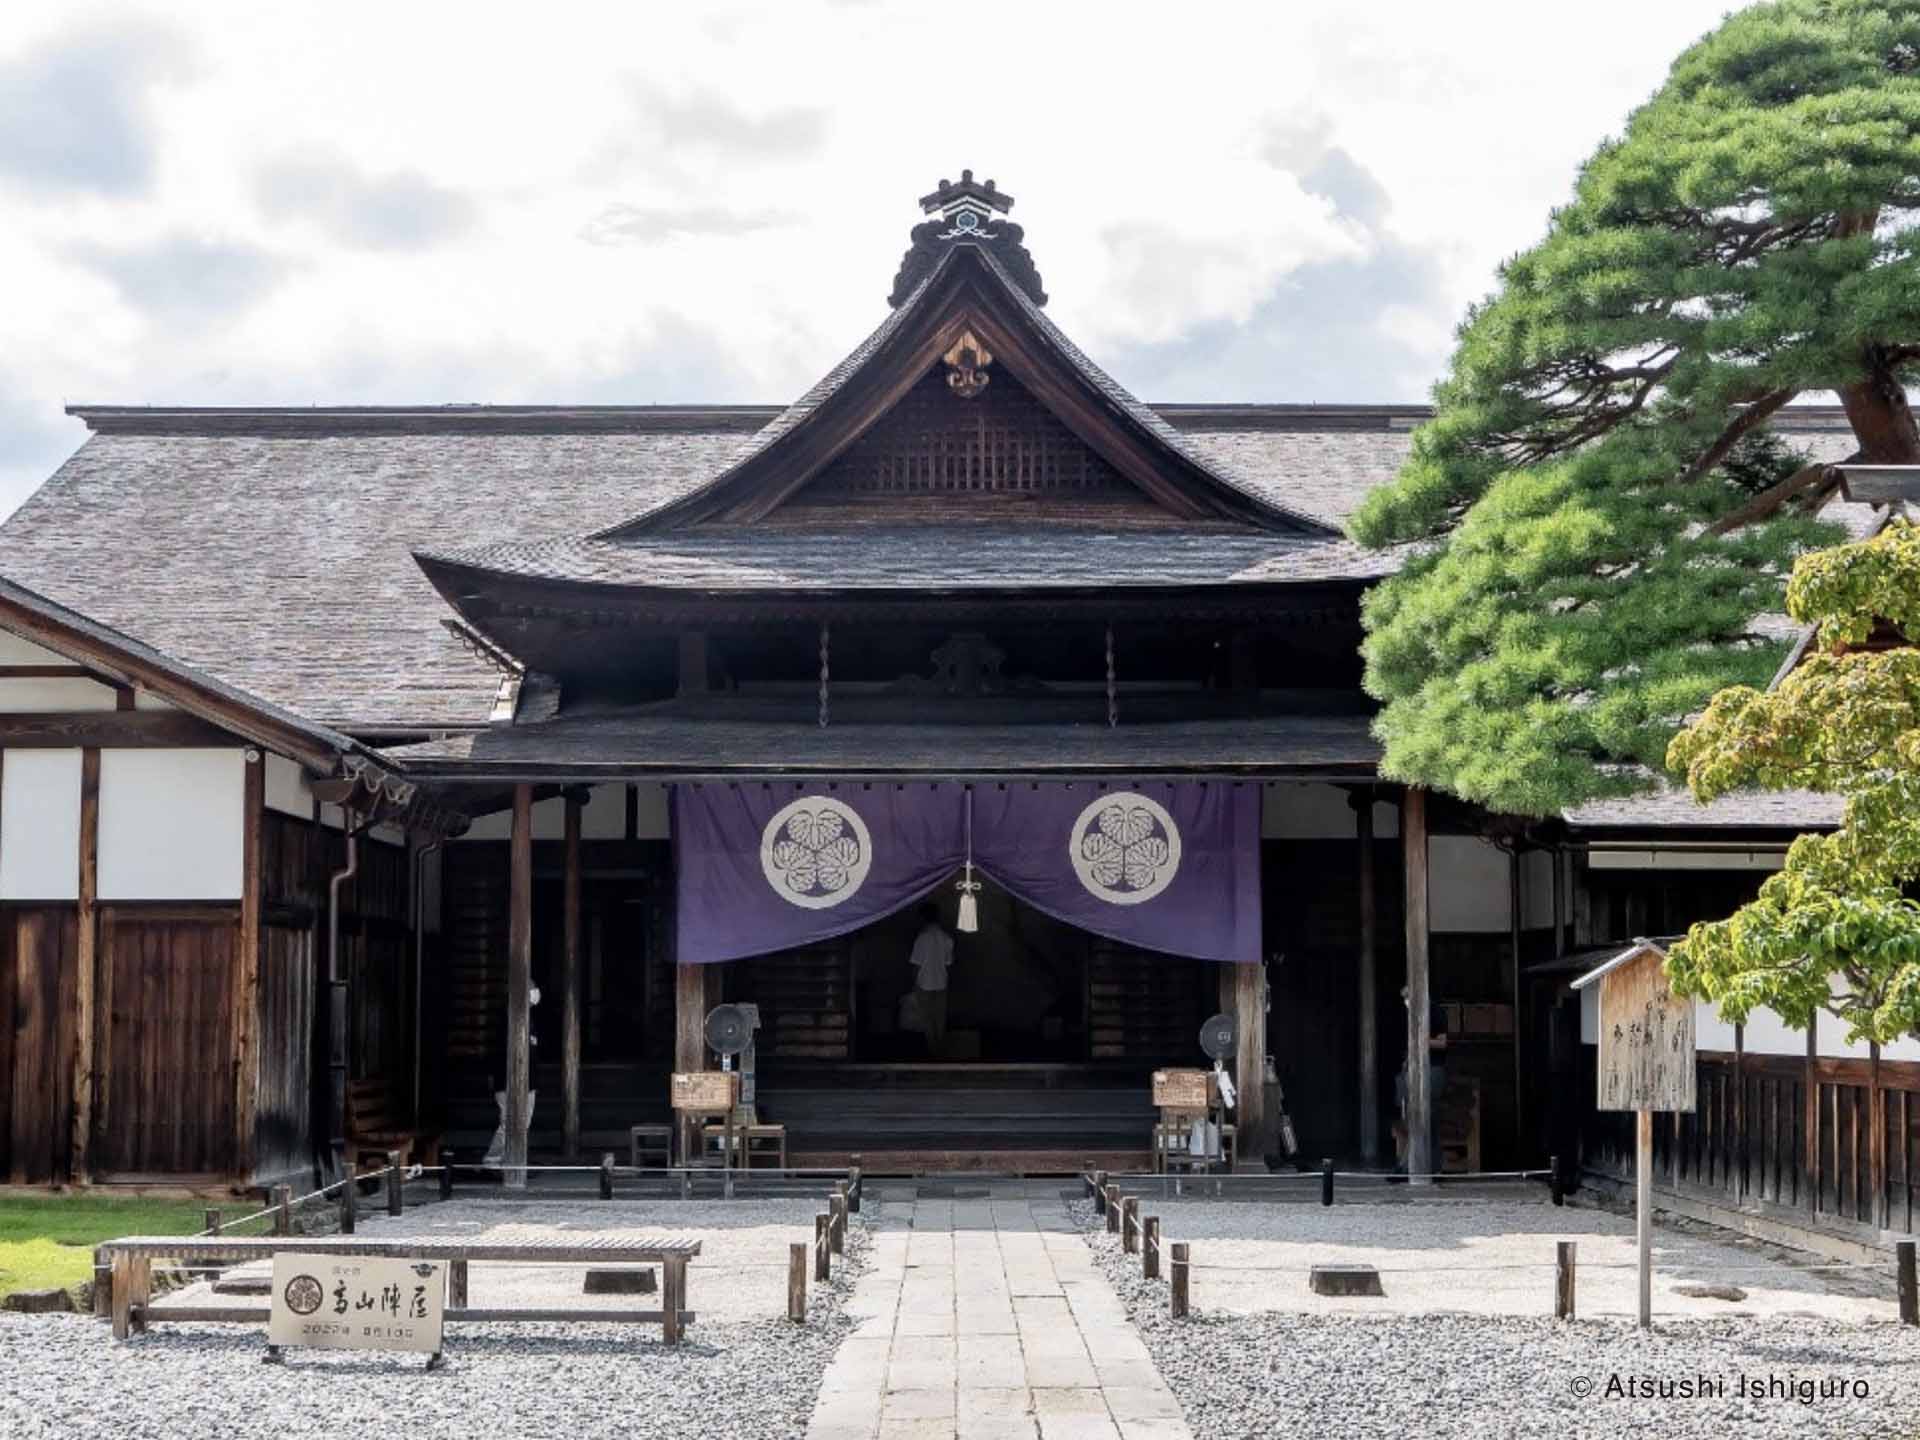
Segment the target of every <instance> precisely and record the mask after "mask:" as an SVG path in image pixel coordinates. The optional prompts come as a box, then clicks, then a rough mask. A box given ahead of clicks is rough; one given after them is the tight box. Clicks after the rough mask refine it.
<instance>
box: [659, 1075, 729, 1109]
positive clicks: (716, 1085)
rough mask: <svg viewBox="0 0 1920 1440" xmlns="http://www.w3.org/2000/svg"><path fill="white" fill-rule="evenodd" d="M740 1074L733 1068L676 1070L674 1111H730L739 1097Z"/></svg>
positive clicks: (673, 1085)
mask: <svg viewBox="0 0 1920 1440" xmlns="http://www.w3.org/2000/svg"><path fill="white" fill-rule="evenodd" d="M739 1081H740V1076H739V1075H738V1074H737V1073H736V1072H734V1071H731V1070H676V1071H675V1072H674V1074H673V1081H672V1088H671V1101H672V1105H673V1108H674V1109H675V1110H693V1111H703V1112H705V1113H708V1114H715V1113H719V1112H722V1111H727V1110H731V1109H732V1108H733V1107H734V1105H735V1104H736V1103H737V1102H738V1100H739V1097H740V1089H739Z"/></svg>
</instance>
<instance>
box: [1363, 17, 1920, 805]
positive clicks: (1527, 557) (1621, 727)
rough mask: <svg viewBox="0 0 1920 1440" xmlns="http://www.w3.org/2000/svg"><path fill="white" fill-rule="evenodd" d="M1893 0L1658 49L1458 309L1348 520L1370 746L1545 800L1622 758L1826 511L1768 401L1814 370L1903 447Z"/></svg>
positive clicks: (1617, 774) (1762, 645)
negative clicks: (1378, 549) (1538, 229)
mask: <svg viewBox="0 0 1920 1440" xmlns="http://www.w3.org/2000/svg"><path fill="white" fill-rule="evenodd" d="M1916 220H1920V6H1916V5H1915V4H1914V3H1912V0H1904V3H1902V0H1777V3H1772V4H1765V5H1760V6H1756V7H1754V8H1752V9H1749V10H1744V11H1741V12H1740V13H1738V14H1735V15H1734V16H1732V17H1731V18H1729V19H1728V20H1727V21H1725V22H1724V23H1723V24H1722V25H1721V26H1720V28H1719V29H1718V30H1716V31H1714V32H1713V33H1712V34H1710V35H1709V36H1707V37H1706V38H1705V39H1704V40H1702V41H1700V42H1699V43H1698V44H1696V45H1695V46H1694V47H1693V48H1691V49H1689V50H1688V51H1686V52H1685V53H1684V54H1682V55H1681V56H1680V58H1679V59H1678V60H1677V61H1676V62H1675V63H1674V66H1673V68H1672V71H1671V73H1670V74H1669V76H1668V78H1667V81H1666V83H1665V84H1664V85H1663V86H1662V87H1661V89H1660V90H1659V91H1658V92H1657V93H1656V94H1655V95H1654V96H1653V98H1652V99H1651V100H1649V101H1648V102H1647V103H1646V104H1645V105H1644V106H1642V107H1641V108H1640V109H1639V110H1637V111H1635V112H1634V113H1633V115H1632V116H1631V117H1630V118H1629V119H1628V122H1627V126H1626V130H1625V133H1624V134H1623V135H1622V136H1621V137H1620V138H1618V139H1617V140H1612V141H1609V142H1608V143H1606V144H1604V145H1603V146H1602V147H1601V148H1600V149H1599V151H1598V152H1597V153H1596V154H1595V155H1594V156H1593V157H1592V159H1590V160H1589V161H1588V162H1587V164H1586V165H1585V166H1584V167H1583V169H1582V171H1581V174H1580V177H1579V181H1578V184H1577V186H1576V189H1575V194H1574V197H1573V199H1572V201H1571V202H1570V203H1569V204H1568V205H1566V206H1565V207H1564V208H1562V209H1560V210H1558V211H1557V212H1555V214H1554V215H1553V217H1552V220H1551V223H1550V225H1549V227H1548V233H1547V235H1546V238H1545V239H1544V240H1542V241H1541V242H1540V243H1539V244H1538V245H1536V246H1534V247H1533V248H1532V249H1530V250H1528V251H1526V252H1525V253H1523V254H1521V255H1518V256H1516V257H1515V258H1514V259H1512V260H1510V261H1508V262H1507V263H1506V264H1505V265H1504V266H1503V267H1502V269H1501V272H1500V282H1499V285H1498V288H1497V289H1496V291H1495V293H1494V294H1493V295H1492V296H1490V297H1489V298H1488V299H1487V300H1485V301H1484V302H1482V303H1481V304H1480V305H1478V306H1476V307H1475V308H1474V309H1473V310H1472V311H1471V312H1470V313H1469V315H1468V317H1467V319H1466V321H1465V322H1464V324H1463V325H1462V326H1461V328H1460V332H1459V336H1458V344H1457V347H1456V349H1455V352H1454V355H1453V359H1452V362H1451V365H1450V367H1449V372H1448V374H1447V376H1446V378H1445V379H1444V380H1443V381H1442V382H1441V383H1440V384H1439V385H1438V386H1437V387H1436V389H1435V394H1434V399H1435V414H1434V418H1433V419H1432V420H1431V421H1430V422H1429V423H1427V424H1426V425H1424V426H1422V427H1421V429H1420V430H1419V432H1418V433H1417V434H1416V435H1415V437H1414V441H1413V449H1412V453H1411V455H1410V457H1409V459H1408V461H1407V463H1406V465H1405V467H1404V468H1403V469H1402V470H1401V472H1400V475H1399V476H1398V478H1397V479H1396V481H1395V483H1394V484H1392V485H1391V486H1388V487H1386V488H1384V489H1383V490H1381V491H1379V492H1376V493H1375V494H1374V495H1372V496H1371V497H1369V499H1368V501H1367V503H1366V504H1365V505H1364V506H1363V507H1362V508H1361V510H1360V512H1359V513H1358V515H1357V516H1356V518H1355V520H1354V524H1353V531H1354V534H1355V535H1356V537H1357V538H1359V539H1360V540H1362V541H1364V542H1366V543H1368V544H1371V545H1376V546H1387V545H1394V544H1407V545H1408V560H1407V563H1406V565H1405V567H1404V568H1403V570H1402V571H1401V573H1400V574H1398V575H1397V576H1395V577H1394V578H1392V579H1391V580H1389V581H1387V582H1385V583H1383V584H1381V585H1380V586H1378V587H1376V588H1375V589H1374V591H1373V592H1372V593H1371V595H1370V596H1369V597H1368V601H1367V604H1366V610H1365V620H1366V625H1367V631H1368V634H1367V639H1366V643H1365V654H1366V662H1367V686H1368V689H1369V690H1370V691H1371V692H1372V693H1373V694H1374V695H1375V696H1376V697H1378V698H1379V699H1380V700H1381V701H1382V702H1384V703H1383V708H1382V712H1381V714H1380V717H1379V721H1378V727H1377V728H1378V730H1379V733H1380V735H1381V737H1382V739H1383V740H1384V741H1385V746H1386V758H1385V762H1384V767H1383V768H1384V773H1386V774H1388V775H1389V776H1391V777H1393V778H1396V779H1401V780H1405V781H1409V782H1415V783H1420V784H1426V785H1432V786H1436V787H1439V788H1443V789H1446V790H1450V791H1453V792H1454V793H1456V794H1458V795H1461V796H1464V797H1466V798H1468V799H1470V800H1474V801H1478V802H1480V803H1482V804H1485V805H1487V806H1489V807H1491V808H1494V809H1499V810H1507V811H1513V812H1516V813H1521V814H1551V813H1554V812H1557V811H1559V810H1560V809H1562V808H1563V807H1565V806H1568V805H1571V804H1575V803H1577V802H1579V801H1581V800H1584V799H1589V798H1592V797H1595V796H1601V795H1609V794H1621V793H1626V792H1629V791H1631V790H1633V789H1636V788H1640V787H1642V786H1644V785H1646V784H1647V783H1649V779H1650V770H1649V768H1648V767H1657V766H1658V765H1659V764H1660V763H1661V761H1662V759H1663V756H1664V752H1665V750H1666V746H1667V742H1668V740H1669V739H1670V738H1671V737H1672V735H1673V733H1674V731H1675V729H1676V728H1677V726H1678V725H1679V724H1680V722H1681V721H1682V720H1683V719H1684V718H1685V717H1686V716H1687V715H1688V714H1690V713H1692V712H1694V711H1697V710H1698V709H1699V708H1700V707H1701V706H1702V705H1703V704H1705V703H1706V701H1707V700H1708V698H1709V697H1710V696H1712V695H1713V693H1714V692H1715V691H1717V690H1719V689H1721V688H1723V687H1724V686H1727V685H1731V684H1740V683H1748V684H1753V683H1758V682H1759V681H1761V680H1762V679H1764V677H1766V676H1767V675H1768V674H1769V673H1771V671H1772V669H1773V668H1774V667H1775V666H1776V665H1777V663H1778V661H1779V658H1780V654H1781V647H1780V645H1779V644H1778V643H1777V642H1774V641H1768V640H1766V639H1764V638H1762V637H1761V636H1759V635H1756V634H1755V633H1753V629H1752V622H1753V619H1754V617H1755V616H1756V615H1759V614H1762V613H1766V612H1769V611H1774V610H1777V609H1778V607H1779V603H1780V597H1781V593H1782V590H1783V589H1784V585H1785V579H1786V574H1787V571H1788V569H1789V568H1790V567H1791V564H1792V561H1793V559H1794V557H1795V556H1796V555H1798V554H1800V553H1802V552H1804V551H1805V550H1806V549H1808V548H1810V547H1812V546H1815V545H1817V544H1820V543H1823V542H1830V541H1831V540H1832V539H1834V538H1837V537H1836V535H1835V533H1834V532H1833V531H1832V530H1831V528H1830V527H1824V526H1822V525H1820V524H1819V523H1818V522H1817V521H1816V520H1815V519H1814V518H1813V516H1812V508H1813V502H1815V501H1817V500H1818V499H1819V498H1822V497H1823V496H1824V493H1825V490H1826V487H1827V486H1828V485H1829V484H1830V480H1829V472H1827V471H1826V470H1825V469H1823V468H1822V467H1819V466H1809V465H1803V464H1801V462H1800V460H1799V459H1798V457H1797V456H1795V455H1794V454H1792V453H1791V452H1789V451H1787V450H1786V449H1785V448H1784V447H1783V446H1782V445H1780V443H1779V442H1778V441H1777V440H1776V439H1773V438H1772V437H1771V435H1770V432H1769V431H1768V430H1767V423H1768V421H1769V419H1770V418H1771V417H1773V416H1774V415H1775V414H1776V413H1777V412H1778V411H1779V410H1780V409H1781V408H1782V407H1783V406H1785V405H1786V404H1788V403H1789V402H1790V401H1792V400H1794V399H1796V398H1801V397H1804V398H1806V399H1808V400H1825V399H1827V398H1828V396H1827V393H1826V392H1837V393H1838V395H1839V397H1840V401H1841V404H1842V405H1843V407H1844V409H1845V413H1846V416H1847V419H1848V421H1849V422H1850V424H1851V426H1852V429H1853V432H1854V435H1855V438H1856V440H1857V444H1858V454H1859V457H1860V458H1863V459H1869V460H1873V461H1879V462H1887V463H1901V462H1905V463H1912V462H1915V461H1920V428H1916V425H1915V421H1914V416H1913V414H1912V411H1911V410H1910V408H1909V405H1908V402H1907V393H1906V392H1907V388H1908V386H1909V385H1910V384H1912V383H1914V382H1915V381H1916V380H1920V229H1917V228H1916V224H1915V222H1916Z"/></svg>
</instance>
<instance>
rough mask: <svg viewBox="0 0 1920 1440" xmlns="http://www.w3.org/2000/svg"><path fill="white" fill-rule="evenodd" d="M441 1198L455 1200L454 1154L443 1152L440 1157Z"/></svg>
mask: <svg viewBox="0 0 1920 1440" xmlns="http://www.w3.org/2000/svg"><path fill="white" fill-rule="evenodd" d="M440 1198H441V1199H442V1200H451V1199H453V1152H452V1151H451V1150H447V1151H442V1152H441V1155H440Z"/></svg>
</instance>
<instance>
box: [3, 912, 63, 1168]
mask: <svg viewBox="0 0 1920 1440" xmlns="http://www.w3.org/2000/svg"><path fill="white" fill-rule="evenodd" d="M78 950H79V922H78V917H77V912H76V910H75V908H74V907H73V906H71V905H48V906H23V907H18V908H14V907H9V908H8V909H7V910H5V911H4V912H0V1021H4V1024H0V1031H4V1034H5V1039H4V1040H0V1046H4V1050H3V1051H0V1054H3V1055H4V1064H0V1080H4V1081H5V1082H6V1084H5V1090H6V1093H5V1094H4V1095H0V1115H3V1116H4V1122H5V1123H4V1124H0V1144H4V1146H5V1148H6V1153H5V1157H4V1162H5V1163H4V1167H3V1168H0V1174H5V1175H6V1177H7V1179H8V1180H9V1182H10V1183H12V1184H15V1185H41V1184H47V1183H50V1182H53V1181H60V1180H65V1179H66V1178H67V1175H68V1171H69V1165H70V1161H71V1149H70V1147H71V1143H72V1111H73V1041H74V1033H73V1026H72V1024H71V1023H69V1021H68V1017H70V1016H71V1015H72V1013H73V1008H74V1002H75V974H76V967H77V960H78Z"/></svg>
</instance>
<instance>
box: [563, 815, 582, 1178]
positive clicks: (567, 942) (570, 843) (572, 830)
mask: <svg viewBox="0 0 1920 1440" xmlns="http://www.w3.org/2000/svg"><path fill="white" fill-rule="evenodd" d="M566 812H567V813H566V878H565V881H564V884H563V897H562V905H563V908H564V910H565V912H566V919H565V925H566V934H565V936H564V942H563V944H562V947H561V952H560V1135H561V1145H562V1148H563V1149H564V1150H565V1151H566V1154H567V1158H568V1159H569V1160H571V1159H572V1158H573V1157H574V1156H576V1155H578V1154H579V1153H580V794H579V792H578V791H577V790H569V791H568V792H567V797H566Z"/></svg>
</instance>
